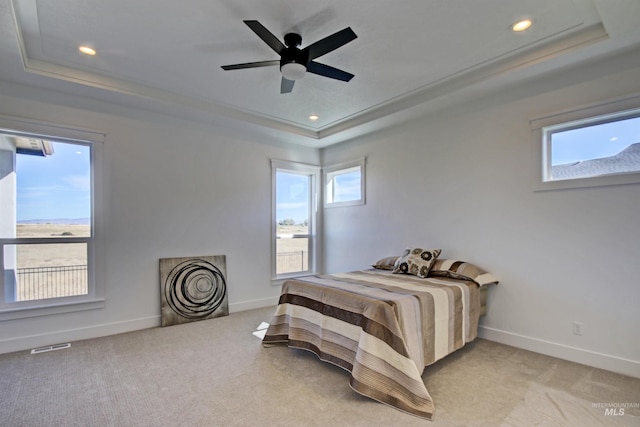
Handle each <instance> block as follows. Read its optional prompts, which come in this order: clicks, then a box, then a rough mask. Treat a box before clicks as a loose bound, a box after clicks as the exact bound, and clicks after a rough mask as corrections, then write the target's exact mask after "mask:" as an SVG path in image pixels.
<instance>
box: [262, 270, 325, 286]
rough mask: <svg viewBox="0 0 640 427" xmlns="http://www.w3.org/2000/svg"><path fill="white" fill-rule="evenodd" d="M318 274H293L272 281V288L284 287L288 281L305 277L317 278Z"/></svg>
mask: <svg viewBox="0 0 640 427" xmlns="http://www.w3.org/2000/svg"><path fill="white" fill-rule="evenodd" d="M318 274H319V273H313V272H307V273H301V274H292V275H290V276H284V277H278V278H276V279H271V286H282V283H284V282H285V281H286V280H289V279H301V278H304V277H309V276H316V275H318Z"/></svg>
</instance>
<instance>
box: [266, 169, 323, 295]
mask: <svg viewBox="0 0 640 427" xmlns="http://www.w3.org/2000/svg"><path fill="white" fill-rule="evenodd" d="M278 171H281V172H286V173H293V174H298V175H306V176H308V177H309V210H310V212H309V225H308V237H307V238H308V239H309V259H308V264H307V270H306V271H301V272H294V273H285V274H277V270H276V263H277V246H276V245H277V243H276V242H277V240H278V237H277V228H278V218H277V201H276V190H277V173H278ZM320 173H321V168H320V166H315V165H310V164H307V163H299V162H291V161H285V160H274V159H272V160H271V281H272V284H273V285H280V284H281V283H282V281H283V280H285V279H288V278H292V277H301V276H309V275H313V274H316V273H317V272H318V271H319V262H318V254H319V253H320V238H319V236H320V211H319V209H318V205H319V200H318V198H319V194H318V182H319V179H320Z"/></svg>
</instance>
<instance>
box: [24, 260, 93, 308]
mask: <svg viewBox="0 0 640 427" xmlns="http://www.w3.org/2000/svg"><path fill="white" fill-rule="evenodd" d="M17 279H18V283H17V286H16V288H17V289H16V300H17V301H32V300H39V299H47V298H59V297H70V296H74V295H86V294H87V293H88V292H89V288H88V274H87V266H86V265H64V266H55V267H29V268H18V269H17Z"/></svg>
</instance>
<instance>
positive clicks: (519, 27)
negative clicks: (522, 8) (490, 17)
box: [511, 19, 533, 33]
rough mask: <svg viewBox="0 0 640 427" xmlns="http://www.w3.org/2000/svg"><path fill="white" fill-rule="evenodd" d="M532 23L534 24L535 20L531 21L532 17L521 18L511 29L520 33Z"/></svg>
mask: <svg viewBox="0 0 640 427" xmlns="http://www.w3.org/2000/svg"><path fill="white" fill-rule="evenodd" d="M531 25H533V21H531V19H521V20H520V21H518V22H516V23H515V24H513V25H512V26H511V30H512V31H515V32H516V33H519V32H521V31H524V30H526V29H527V28H529V27H530V26H531Z"/></svg>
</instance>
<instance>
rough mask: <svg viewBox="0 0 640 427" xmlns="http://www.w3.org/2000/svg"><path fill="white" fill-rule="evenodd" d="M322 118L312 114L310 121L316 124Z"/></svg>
mask: <svg viewBox="0 0 640 427" xmlns="http://www.w3.org/2000/svg"><path fill="white" fill-rule="evenodd" d="M319 118H320V116H318V115H317V114H311V115H310V116H309V120H311V121H312V122H315V121H316V120H318V119H319Z"/></svg>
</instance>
